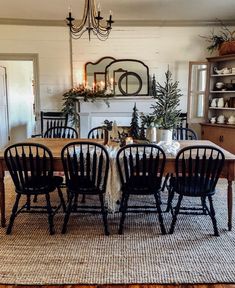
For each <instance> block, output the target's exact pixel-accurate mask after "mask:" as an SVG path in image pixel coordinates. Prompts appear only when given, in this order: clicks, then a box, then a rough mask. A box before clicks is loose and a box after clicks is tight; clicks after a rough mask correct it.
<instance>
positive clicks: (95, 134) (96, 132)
mask: <svg viewBox="0 0 235 288" xmlns="http://www.w3.org/2000/svg"><path fill="white" fill-rule="evenodd" d="M87 138H88V139H103V140H104V145H106V144H107V143H108V140H109V132H108V129H107V128H105V127H103V126H98V127H94V128H92V129H91V130H90V131H89V132H88V135H87Z"/></svg>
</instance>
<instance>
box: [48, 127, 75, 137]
mask: <svg viewBox="0 0 235 288" xmlns="http://www.w3.org/2000/svg"><path fill="white" fill-rule="evenodd" d="M43 137H44V138H78V132H77V131H76V130H75V129H74V128H72V127H68V126H55V127H51V128H49V129H47V131H46V132H45V133H44V136H43Z"/></svg>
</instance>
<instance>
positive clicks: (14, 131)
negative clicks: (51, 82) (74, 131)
mask: <svg viewBox="0 0 235 288" xmlns="http://www.w3.org/2000/svg"><path fill="white" fill-rule="evenodd" d="M17 56H18V57H17ZM3 58H4V59H3ZM0 66H1V67H3V68H4V69H5V72H6V94H7V95H6V99H7V101H6V107H5V112H6V113H7V121H6V122H8V123H4V126H3V127H2V129H1V130H2V134H3V135H6V134H8V137H7V143H6V141H5V140H4V141H2V142H3V143H1V148H3V147H4V146H6V145H7V144H10V143H14V142H18V141H22V140H24V139H25V138H27V137H30V136H31V135H32V134H34V131H35V106H36V102H37V97H36V95H37V93H36V90H37V89H36V86H35V84H36V76H35V63H34V59H32V58H31V57H27V55H24V58H23V59H22V55H21V54H20V55H13V56H12V55H10V54H9V55H8V57H7V56H6V55H5V54H4V56H3V57H1V54H0ZM4 115H5V114H4ZM0 120H1V119H0ZM1 123H3V122H1Z"/></svg>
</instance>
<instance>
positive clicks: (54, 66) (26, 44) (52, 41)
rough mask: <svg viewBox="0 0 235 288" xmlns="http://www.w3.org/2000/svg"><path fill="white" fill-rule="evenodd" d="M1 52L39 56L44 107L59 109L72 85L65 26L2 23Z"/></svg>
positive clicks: (41, 98)
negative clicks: (63, 95)
mask: <svg viewBox="0 0 235 288" xmlns="http://www.w3.org/2000/svg"><path fill="white" fill-rule="evenodd" d="M0 42H1V45H0V53H37V54H38V55H39V82H40V86H39V88H40V91H39V92H40V107H38V111H40V110H59V109H60V108H61V104H62V96H61V95H62V94H63V92H64V91H65V90H67V89H69V88H70V86H71V83H70V82H71V81H70V79H71V75H70V64H69V34H68V31H67V29H66V28H64V27H33V26H32V27H31V26H14V25H9V26H7V25H0Z"/></svg>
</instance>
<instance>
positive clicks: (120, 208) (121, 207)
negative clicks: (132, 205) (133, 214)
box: [119, 192, 125, 212]
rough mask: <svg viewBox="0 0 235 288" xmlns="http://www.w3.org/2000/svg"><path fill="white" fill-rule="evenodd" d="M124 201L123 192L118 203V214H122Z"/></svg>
mask: <svg viewBox="0 0 235 288" xmlns="http://www.w3.org/2000/svg"><path fill="white" fill-rule="evenodd" d="M124 199H125V192H123V193H122V199H121V202H120V207H119V212H122V210H123V202H124Z"/></svg>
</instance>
